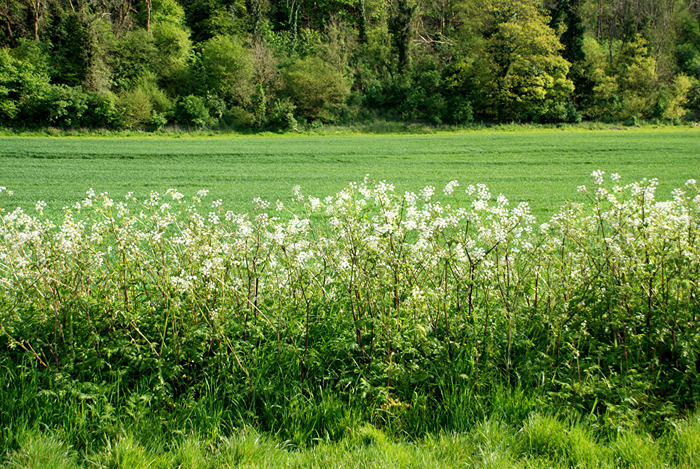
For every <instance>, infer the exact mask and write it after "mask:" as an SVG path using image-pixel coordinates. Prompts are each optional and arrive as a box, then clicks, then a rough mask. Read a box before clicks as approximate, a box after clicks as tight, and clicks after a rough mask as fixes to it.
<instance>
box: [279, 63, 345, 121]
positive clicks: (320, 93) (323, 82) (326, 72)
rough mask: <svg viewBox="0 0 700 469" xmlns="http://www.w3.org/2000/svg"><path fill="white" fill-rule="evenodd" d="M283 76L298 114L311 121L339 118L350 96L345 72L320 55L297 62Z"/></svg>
mask: <svg viewBox="0 0 700 469" xmlns="http://www.w3.org/2000/svg"><path fill="white" fill-rule="evenodd" d="M283 77H284V83H285V86H284V91H285V94H286V95H287V96H288V97H289V98H291V100H292V101H293V102H294V104H295V106H296V108H297V111H298V116H300V117H303V118H305V119H308V120H314V119H320V120H322V121H324V122H332V121H334V120H336V119H337V117H338V115H339V114H340V112H341V111H342V109H343V107H344V105H345V100H346V99H347V98H348V96H349V95H350V87H349V86H348V83H347V82H346V80H345V77H343V74H342V72H341V71H339V70H337V69H336V68H335V67H333V66H332V65H331V64H329V63H327V62H324V61H323V60H322V59H320V58H318V57H308V58H305V59H301V60H298V61H296V62H294V63H293V64H292V65H290V66H289V67H288V68H287V69H286V70H285V71H284V73H283Z"/></svg>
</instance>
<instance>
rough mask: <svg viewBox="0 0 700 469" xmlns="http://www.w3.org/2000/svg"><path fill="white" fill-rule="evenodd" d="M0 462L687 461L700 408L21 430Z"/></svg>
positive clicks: (131, 466)
mask: <svg viewBox="0 0 700 469" xmlns="http://www.w3.org/2000/svg"><path fill="white" fill-rule="evenodd" d="M19 442H20V443H19V446H18V447H17V448H16V449H15V450H13V451H11V452H10V453H8V454H7V455H6V457H5V459H4V463H5V464H4V465H3V466H2V467H8V468H14V467H22V468H54V469H63V468H77V467H99V468H123V469H141V468H145V467H149V468H191V469H199V468H202V469H204V468H227V467H228V468H233V467H251V468H252V467H258V468H278V467H298V468H331V467H359V468H387V469H389V468H457V467H465V466H466V467H476V468H482V467H483V468H552V467H560V468H567V467H581V468H584V467H598V468H619V467H632V468H639V469H641V468H658V467H670V468H672V467H678V468H691V467H696V465H695V464H696V463H697V457H698V455H699V454H700V417H699V416H698V415H697V414H696V415H693V416H691V417H690V418H689V419H688V420H683V421H677V422H675V423H674V425H673V426H672V427H671V428H670V429H669V431H667V432H666V433H664V434H663V435H661V436H660V437H658V438H653V437H652V436H650V435H648V434H645V433H640V432H635V431H628V432H624V433H620V434H618V435H616V436H613V437H611V438H600V437H598V436H596V432H595V430H594V429H592V428H591V426H590V425H588V424H586V423H582V422H571V421H566V420H562V419H560V418H557V417H555V416H551V415H547V414H541V413H532V414H530V415H529V416H528V418H527V419H526V420H524V421H522V422H519V424H516V425H512V424H508V423H504V422H503V421H500V420H497V419H494V418H491V419H487V420H483V421H481V422H478V423H476V424H475V425H474V426H473V427H472V428H471V429H470V430H469V431H467V432H462V433H438V434H434V435H428V436H426V437H425V438H423V439H421V440H418V441H408V440H402V439H397V438H395V437H393V436H392V435H390V434H388V433H386V432H385V431H382V430H380V429H377V428H375V427H373V426H371V425H363V426H359V427H357V428H353V429H351V431H350V432H349V434H348V436H346V437H345V438H343V439H342V440H340V441H317V442H315V443H314V444H313V445H311V446H309V447H305V448H294V447H292V446H290V444H289V442H286V441H281V440H279V439H278V438H275V437H274V436H270V435H268V434H261V433H259V432H258V431H257V430H255V429H254V428H251V427H248V426H244V427H241V428H239V429H237V430H236V431H235V432H233V433H231V434H230V435H225V436H224V435H220V436H218V437H211V436H210V437H207V436H203V435H198V434H185V435H176V436H166V435H160V436H159V437H158V438H153V437H151V438H144V437H143V435H139V434H138V433H134V432H133V431H131V430H125V431H124V432H122V433H120V434H119V435H116V436H110V437H105V439H104V440H103V441H101V442H100V445H99V446H98V447H97V448H95V449H94V450H92V451H89V452H80V451H76V450H75V449H74V448H72V447H71V446H70V445H69V444H67V443H66V442H65V441H64V440H63V439H62V438H61V436H60V433H58V434H57V433H55V432H51V431H46V430H44V431H41V430H27V431H24V432H23V433H22V434H21V435H20V436H19Z"/></svg>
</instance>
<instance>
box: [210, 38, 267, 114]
mask: <svg viewBox="0 0 700 469" xmlns="http://www.w3.org/2000/svg"><path fill="white" fill-rule="evenodd" d="M201 60H202V68H203V70H204V78H205V86H206V88H207V90H209V91H210V92H212V93H215V94H217V95H219V96H220V97H221V98H223V99H224V100H225V101H226V103H227V104H229V105H239V106H247V105H248V104H249V103H250V98H251V96H252V95H253V92H254V90H255V85H254V83H253V75H254V73H255V70H254V66H253V59H252V57H251V54H250V50H249V49H247V48H245V47H244V46H243V43H242V42H241V41H240V39H238V38H236V37H233V36H216V37H213V38H211V39H209V40H208V41H206V42H205V43H204V47H203V48H202V58H201Z"/></svg>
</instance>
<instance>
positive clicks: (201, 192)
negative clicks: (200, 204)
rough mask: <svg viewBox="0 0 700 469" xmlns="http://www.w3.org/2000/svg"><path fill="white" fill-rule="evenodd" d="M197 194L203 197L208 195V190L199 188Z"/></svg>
mask: <svg viewBox="0 0 700 469" xmlns="http://www.w3.org/2000/svg"><path fill="white" fill-rule="evenodd" d="M197 195H198V196H199V197H201V198H202V199H203V198H205V197H206V196H207V195H209V191H208V190H207V189H200V190H198V191H197Z"/></svg>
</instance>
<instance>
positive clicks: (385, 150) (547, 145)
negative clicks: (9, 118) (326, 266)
mask: <svg viewBox="0 0 700 469" xmlns="http://www.w3.org/2000/svg"><path fill="white" fill-rule="evenodd" d="M596 169H602V170H604V171H606V173H608V174H610V173H613V172H617V173H620V174H621V175H622V176H623V180H622V181H623V182H629V181H632V180H638V179H641V178H645V177H646V178H652V177H656V178H659V180H660V187H659V197H662V198H663V197H667V196H668V195H669V191H670V190H671V189H673V188H675V187H679V186H681V185H682V184H683V183H684V182H685V181H686V180H687V179H688V178H697V179H700V131H699V130H697V129H694V128H665V129H629V130H605V131H593V130H556V129H550V130H534V131H533V130H528V131H515V132H512V131H511V132H509V131H503V130H500V131H493V130H480V131H472V132H463V133H445V134H430V135H362V136H356V135H339V136H331V135H324V136H308V135H306V136H288V135H285V136H278V135H273V136H252V137H230V136H221V137H211V138H202V137H199V138H197V137H195V138H191V137H182V138H164V137H146V138H140V137H139V138H137V137H129V138H116V137H115V138H85V137H45V138H36V137H4V138H0V185H2V186H6V187H7V188H8V189H10V190H13V191H14V197H12V198H11V199H7V198H6V199H5V200H3V201H2V202H0V203H2V205H3V206H5V208H8V207H14V206H17V205H19V206H24V207H32V206H33V205H34V203H35V202H36V201H37V200H44V201H46V202H47V203H48V204H49V210H50V211H52V212H53V211H56V210H60V208H61V207H63V206H66V205H70V204H72V203H74V202H75V201H77V200H79V199H80V198H81V197H82V196H83V195H84V193H85V191H86V190H87V189H89V188H91V187H92V188H94V189H95V190H96V191H97V192H105V191H106V192H109V194H110V195H112V196H115V197H121V196H122V195H124V194H126V193H128V192H130V191H134V192H135V193H136V195H137V196H143V195H146V194H148V193H149V192H150V191H151V190H156V191H165V190H167V189H168V188H171V187H173V188H177V189H178V190H180V191H181V192H184V193H185V194H193V193H194V192H196V191H197V190H198V189H202V188H205V189H209V190H210V198H211V199H214V200H215V199H219V198H221V199H223V200H224V203H225V207H227V208H233V209H235V210H237V211H248V210H249V209H250V208H251V206H252V205H251V200H252V199H253V198H255V197H262V198H264V199H268V200H271V201H274V200H276V199H281V200H286V199H288V198H289V197H290V195H291V188H292V187H293V186H294V185H296V184H300V185H301V186H302V190H303V191H304V192H305V193H309V194H314V195H317V196H325V195H330V194H333V193H335V192H336V191H338V190H339V189H341V188H342V187H344V186H345V185H346V184H347V183H348V182H350V181H356V180H361V179H362V178H364V176H365V175H366V174H369V175H370V176H371V177H372V178H373V179H386V180H387V181H389V182H391V183H393V184H395V185H396V187H397V190H400V191H403V190H418V189H420V188H422V187H423V186H425V185H427V184H432V185H434V186H436V187H437V188H438V192H439V189H441V187H442V186H443V185H444V184H446V183H447V182H449V181H450V180H452V179H457V180H459V181H460V183H461V184H462V185H465V184H467V183H484V184H487V185H489V187H491V188H492V190H493V191H494V192H502V193H503V194H505V195H506V196H507V197H509V199H511V201H512V202H515V201H527V202H529V203H530V205H531V206H532V208H533V211H534V212H535V213H536V214H538V215H539V216H540V217H542V216H549V215H551V214H552V213H553V212H555V211H556V210H557V208H558V207H559V206H560V205H561V204H562V203H563V202H564V201H565V200H567V199H568V198H575V197H576V196H577V195H576V187H577V186H578V185H580V184H585V183H588V181H589V177H588V176H589V175H590V173H591V172H592V171H593V170H596Z"/></svg>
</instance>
